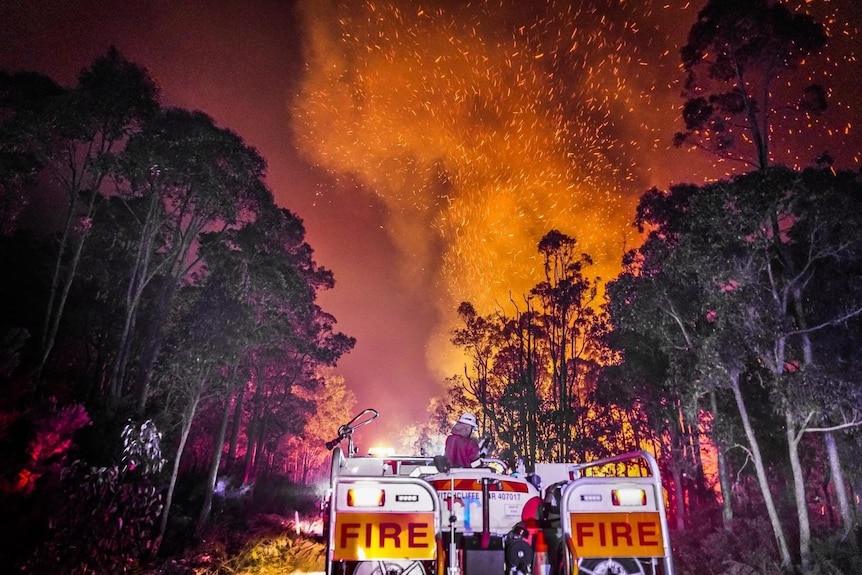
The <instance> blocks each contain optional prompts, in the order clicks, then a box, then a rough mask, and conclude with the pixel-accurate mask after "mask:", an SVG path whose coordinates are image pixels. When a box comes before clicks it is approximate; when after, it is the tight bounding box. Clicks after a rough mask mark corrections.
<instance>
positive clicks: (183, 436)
mask: <svg viewBox="0 0 862 575" xmlns="http://www.w3.org/2000/svg"><path fill="white" fill-rule="evenodd" d="M200 389H201V385H198V390H200ZM199 401H200V392H199V391H198V393H196V394H195V397H194V398H192V400H191V401H190V402H189V405H188V408H187V409H186V413H185V416H184V417H183V425H182V429H181V431H180V442H179V445H177V452H176V454H175V455H174V466H173V469H172V470H171V480H170V482H169V483H168V491H167V494H166V495H165V507H164V509H163V510H162V520H161V522H160V523H159V535H158V537H156V545H155V548H154V549H153V553H154V554H155V553H158V551H159V549H158V547H159V545H161V542H162V539H163V538H164V536H165V531H166V530H167V528H168V515H169V514H170V512H171V503H172V502H173V499H174V489H175V488H176V486H177V476H178V475H179V473H180V459H182V457H183V451H184V450H185V448H186V441H188V438H189V431H190V430H191V428H192V421H193V420H194V418H195V413H196V412H197V409H198V402H199Z"/></svg>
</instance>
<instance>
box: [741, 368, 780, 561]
mask: <svg viewBox="0 0 862 575" xmlns="http://www.w3.org/2000/svg"><path fill="white" fill-rule="evenodd" d="M730 388H731V390H732V391H733V397H734V399H735V400H736V407H737V409H738V410H739V416H740V418H741V419H742V427H743V428H744V429H745V436H746V438H748V444H749V447H750V448H751V457H752V459H753V460H754V469H755V471H756V472H757V483H758V485H759V486H760V493H761V495H762V496H763V502H764V503H765V504H766V512H767V514H768V515H769V522H770V523H771V524H772V532H773V534H774V535H775V541H776V543H777V544H778V553H779V554H780V556H781V567H782V569H785V570H787V571H790V569H791V568H792V565H793V560H792V558H791V556H790V547H788V545H787V538H786V537H785V535H784V529H783V527H782V525H781V519H780V518H779V517H778V511H777V510H776V508H775V501H774V500H773V499H772V492H771V491H770V490H769V478H768V477H767V475H766V467H765V466H764V464H763V456H762V455H761V453H760V444H759V443H758V442H757V437H756V436H755V435H754V429H753V428H752V427H751V419H750V418H749V417H748V409H747V408H746V406H745V400H744V399H743V397H742V391H741V390H740V389H739V374H738V373H733V374H730Z"/></svg>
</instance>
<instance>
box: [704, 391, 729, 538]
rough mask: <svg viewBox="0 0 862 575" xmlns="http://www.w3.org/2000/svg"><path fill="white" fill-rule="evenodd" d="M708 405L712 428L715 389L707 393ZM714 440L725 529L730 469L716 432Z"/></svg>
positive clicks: (714, 418) (715, 414) (715, 400)
mask: <svg viewBox="0 0 862 575" xmlns="http://www.w3.org/2000/svg"><path fill="white" fill-rule="evenodd" d="M709 405H710V409H711V410H712V421H713V430H714V429H715V422H716V421H717V420H718V417H719V414H718V401H717V399H716V397H715V391H711V392H710V393H709ZM712 437H713V441H715V443H716V445H715V453H716V458H717V460H718V484H719V487H720V488H721V521H722V524H723V525H724V528H725V529H730V524H731V522H732V521H733V488H732V487H731V485H732V483H731V481H730V471H729V470H728V469H727V458H726V457H725V455H724V445H723V443H724V442H723V441H721V440H720V439H716V434H715V433H713V434H712Z"/></svg>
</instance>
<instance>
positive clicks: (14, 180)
mask: <svg viewBox="0 0 862 575" xmlns="http://www.w3.org/2000/svg"><path fill="white" fill-rule="evenodd" d="M62 93H63V88H61V87H60V86H59V85H58V84H57V83H56V82H54V81H53V80H52V79H50V78H48V77H47V76H43V75H42V74H37V73H35V72H17V73H14V74H10V73H8V72H6V71H4V70H0V236H11V235H12V234H13V233H15V232H16V231H17V230H18V224H19V219H20V216H21V214H22V213H23V212H24V209H25V207H26V206H27V205H29V204H30V203H31V195H32V194H33V193H34V191H35V188H36V185H37V182H38V179H37V175H38V174H39V170H40V167H41V163H40V160H39V158H40V156H39V153H38V150H39V147H38V146H37V145H36V142H37V141H38V140H37V138H36V135H37V134H38V130H37V129H36V128H37V126H38V125H39V121H38V119H39V118H40V116H41V114H43V113H44V112H45V108H46V107H48V106H50V105H51V102H53V101H54V100H55V99H56V98H57V97H58V96H59V95H60V94H62Z"/></svg>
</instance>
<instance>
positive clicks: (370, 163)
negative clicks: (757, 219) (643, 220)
mask: <svg viewBox="0 0 862 575" xmlns="http://www.w3.org/2000/svg"><path fill="white" fill-rule="evenodd" d="M573 4H576V3H570V2H563V1H556V0H545V1H543V2H522V1H518V0H511V1H510V0H494V1H492V0H485V1H478V2H459V1H454V0H449V1H445V0H437V1H432V2H423V3H422V6H421V7H417V6H416V2H413V1H411V0H403V1H396V0H389V1H375V2H371V1H369V0H365V1H362V0H350V1H337V0H304V1H301V2H300V4H299V9H300V14H301V18H302V22H303V29H304V30H305V32H306V37H305V44H304V49H305V59H306V62H307V70H306V73H305V75H304V78H303V79H302V83H301V86H300V89H299V90H298V93H297V94H296V97H295V98H294V99H293V100H292V102H291V105H290V114H291V121H292V125H293V130H294V133H295V136H296V139H297V144H298V146H299V149H300V151H301V152H302V153H303V154H304V155H305V157H306V158H307V159H308V160H309V161H311V162H312V163H314V164H317V165H320V166H322V167H324V168H325V169H327V170H328V171H329V172H330V173H332V174H333V175H334V176H335V177H336V178H337V179H339V180H340V181H341V182H343V183H344V187H345V188H349V187H351V186H352V187H353V188H357V189H358V191H357V192H356V193H372V194H376V195H377V196H378V197H379V198H380V199H381V200H382V201H383V202H384V204H385V206H386V208H387V210H388V215H389V219H388V222H387V224H386V228H387V232H388V233H389V235H390V237H391V238H392V240H393V242H394V244H395V245H396V246H397V249H398V251H399V256H400V262H401V266H400V269H399V270H398V271H399V274H400V276H401V278H402V280H403V282H406V285H407V286H408V289H411V290H415V292H416V293H420V294H426V295H429V296H431V297H432V298H433V299H434V303H435V305H436V306H437V308H438V311H439V312H440V315H441V317H444V318H447V319H445V320H443V323H444V324H445V325H441V330H440V334H439V338H440V340H441V341H437V342H429V355H430V356H432V357H429V362H431V363H436V364H439V363H440V361H439V359H440V354H442V353H444V352H443V349H444V348H445V346H446V345H448V334H449V331H450V329H451V327H452V325H451V322H453V321H454V310H455V309H456V307H457V305H458V303H459V302H461V301H464V300H467V301H470V302H471V303H473V304H474V305H475V306H476V308H477V310H479V311H480V313H491V312H492V311H494V310H497V309H500V308H501V307H506V306H508V303H507V302H508V301H509V299H510V297H514V298H516V300H517V299H519V298H520V297H521V295H522V294H525V293H527V292H528V291H529V289H530V288H531V287H533V286H534V285H535V284H536V283H538V282H539V281H541V279H542V275H541V261H540V258H539V255H538V252H537V249H536V246H537V244H538V242H539V240H540V238H541V237H542V236H543V235H544V234H545V233H546V232H547V231H549V230H551V229H553V228H556V229H559V230H561V231H562V232H564V233H566V234H568V235H570V236H573V237H576V238H577V239H578V242H579V246H580V249H581V251H583V252H585V253H588V254H590V255H591V256H592V257H593V259H594V261H595V262H596V265H595V266H594V269H593V270H592V273H594V274H595V275H596V276H600V277H602V278H604V279H609V278H611V277H613V276H615V275H616V273H617V272H618V271H619V267H620V259H621V255H622V253H623V251H624V249H627V248H631V247H633V244H634V243H636V242H637V237H635V236H634V230H633V229H632V228H630V227H629V224H630V222H631V219H632V217H633V214H634V207H635V205H636V202H637V199H638V197H639V196H640V194H641V193H643V191H644V190H645V189H647V188H648V187H650V186H653V185H657V186H666V185H668V182H669V181H673V180H674V179H675V178H678V177H679V175H680V174H682V175H683V177H685V178H695V179H697V174H698V173H702V174H712V177H714V176H715V174H716V162H715V161H714V158H709V157H705V156H703V157H701V156H697V155H692V154H688V155H686V156H683V155H682V152H681V151H679V150H675V149H672V148H671V145H670V143H671V139H672V135H673V133H674V132H675V131H677V130H679V129H681V125H680V124H681V122H680V119H679V115H680V114H679V106H680V105H681V103H682V101H681V99H680V87H679V85H678V83H677V82H678V81H679V80H680V79H681V74H680V71H679V64H678V53H679V46H680V45H681V44H682V43H684V41H685V38H686V36H687V33H688V28H689V27H690V26H691V24H692V23H693V22H694V21H695V19H696V14H697V10H699V8H700V6H699V5H698V6H691V5H690V4H689V2H683V1H681V0H668V1H663V2H662V3H658V2H652V1H645V2H619V3H617V2H600V1H598V0H596V1H594V2H589V1H588V2H582V3H577V6H575V5H573ZM683 157H684V158H685V161H684V162H682V161H681V160H682V158H683ZM717 165H718V166H719V167H718V169H720V170H721V171H723V172H725V173H726V171H727V170H728V169H730V168H728V167H727V165H721V164H717ZM682 168H684V170H683V169H682ZM719 175H720V174H719ZM701 177H703V176H701ZM704 179H705V178H704ZM357 184H358V186H357ZM442 342H446V343H445V344H444V343H442ZM444 371H445V375H450V374H451V373H453V370H451V369H449V368H448V366H447V368H446V369H444ZM454 371H455V372H457V371H460V370H459V369H457V367H456V368H455V369H454Z"/></svg>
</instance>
